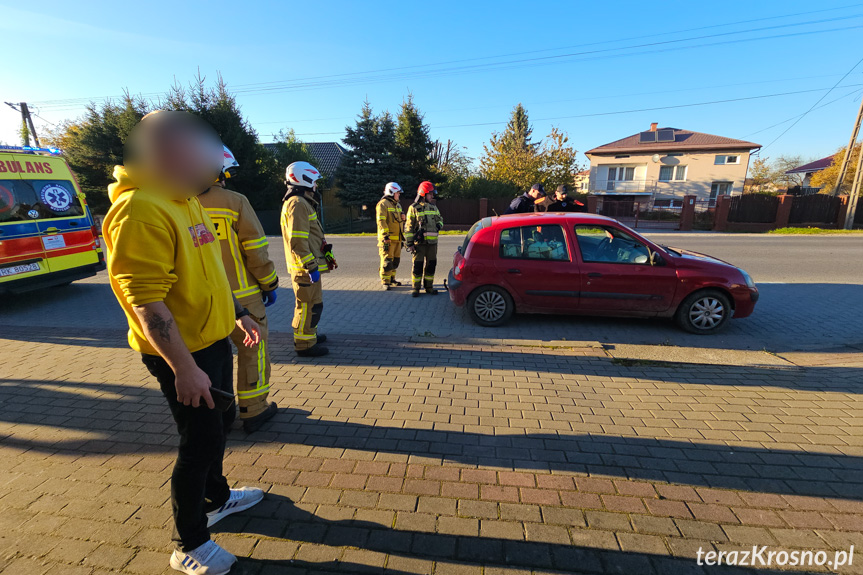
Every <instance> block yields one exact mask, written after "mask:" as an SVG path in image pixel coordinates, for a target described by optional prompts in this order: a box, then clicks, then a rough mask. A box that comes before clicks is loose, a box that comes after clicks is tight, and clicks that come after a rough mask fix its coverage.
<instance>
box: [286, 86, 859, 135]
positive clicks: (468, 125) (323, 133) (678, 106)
mask: <svg viewBox="0 0 863 575" xmlns="http://www.w3.org/2000/svg"><path fill="white" fill-rule="evenodd" d="M860 86H863V84H848V85H846V86H842V87H843V88H857V87H860ZM823 89H824V88H812V89H807V90H795V91H792V92H777V93H774V94H761V95H758V96H745V97H741V98H726V99H723V100H711V101H708V102H693V103H689V104H674V105H669V106H654V107H649V108H637V109H630V110H614V111H610V112H593V113H589V114H575V115H569V116H554V117H548V118H538V119H536V120H533V122H547V121H553V120H571V119H576V118H594V117H601V116H614V115H619V114H634V113H639V112H654V111H658V110H673V109H678V108H693V107H697V106H710V105H714V104H727V103H731V102H743V101H748V100H761V99H765V98H778V97H781V96H792V95H796V94H807V93H811V92H820V91H821V90H823ZM846 95H847V94H846ZM843 97H844V96H843ZM506 122H507V121H506V120H503V121H496V122H476V123H471V124H450V125H444V126H430V127H431V128H435V129H444V128H473V127H479V126H497V125H501V124H506ZM342 133H343V132H306V133H302V134H296V135H297V136H323V135H334V134H342ZM272 135H275V134H272ZM765 147H766V146H765Z"/></svg>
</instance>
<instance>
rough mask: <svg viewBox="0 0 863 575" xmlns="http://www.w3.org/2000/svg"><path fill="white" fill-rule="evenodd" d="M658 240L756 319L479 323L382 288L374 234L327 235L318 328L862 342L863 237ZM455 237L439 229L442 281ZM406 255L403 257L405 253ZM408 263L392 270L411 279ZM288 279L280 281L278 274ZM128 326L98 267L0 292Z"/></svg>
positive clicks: (23, 305)
mask: <svg viewBox="0 0 863 575" xmlns="http://www.w3.org/2000/svg"><path fill="white" fill-rule="evenodd" d="M649 237H650V238H651V239H652V240H654V241H656V242H657V243H661V244H668V245H673V246H677V247H682V248H686V249H690V250H694V251H698V252H703V253H707V254H709V255H712V256H715V257H718V258H720V259H723V260H726V261H729V262H731V263H733V264H735V265H738V266H740V267H742V268H744V269H746V270H747V271H748V272H749V273H750V274H751V275H752V276H753V277H754V278H755V280H756V282H759V283H760V284H761V286H760V289H761V294H762V295H761V300H760V301H759V303H758V306H757V307H756V310H755V313H754V314H753V315H752V317H750V318H747V319H741V320H739V321H738V320H735V321H732V322H730V324H729V326H728V328H727V329H726V330H724V331H723V332H722V333H720V334H716V335H713V336H695V335H691V334H687V333H684V332H682V331H681V330H679V329H677V328H676V327H675V326H674V325H673V324H672V323H671V322H669V321H661V320H627V319H605V318H577V317H561V316H546V315H542V316H516V318H514V320H513V321H512V322H511V323H510V324H508V325H506V326H504V327H501V328H495V329H489V328H482V327H480V326H477V325H475V324H473V322H472V321H471V320H470V319H469V317H468V316H467V313H466V312H465V311H464V310H462V309H459V308H456V307H455V306H453V305H452V303H451V302H450V301H449V298H448V297H447V296H446V295H445V294H441V295H438V296H437V297H430V296H423V297H421V298H419V299H413V298H410V297H409V296H408V293H407V291H408V290H407V288H404V287H403V288H400V289H399V290H395V291H392V292H383V291H381V290H380V288H379V280H378V278H377V266H378V259H377V249H376V247H375V238H373V237H339V236H334V237H331V238H330V240H331V241H332V243H333V244H334V245H335V252H336V257H337V258H338V260H339V269H338V270H337V271H336V272H335V273H332V274H327V275H325V276H324V280H323V281H324V289H325V295H324V302H325V309H324V320H323V322H322V324H321V328H322V330H323V331H327V332H329V333H331V334H366V335H369V336H397V337H415V336H430V337H439V338H445V337H459V338H472V339H532V340H569V341H599V342H602V343H609V344H614V343H619V344H652V345H678V346H692V347H711V348H717V349H720V348H725V349H754V350H761V349H767V350H770V351H776V352H782V351H791V350H798V349H816V348H827V347H831V348H832V347H837V346H844V345H863V327H861V323H860V320H859V318H860V317H863V237H861V236H765V235H719V234H699V233H690V234H684V233H678V234H650V235H649ZM462 241H463V237H462V236H442V238H441V245H440V247H439V262H440V263H439V267H438V273H437V278H438V283H441V282H442V281H443V278H444V277H446V273H447V270H448V268H449V264H450V261H451V254H452V253H454V252H455V249H456V247H457V246H458V245H459V244H460V243H461V242H462ZM270 248H271V256H272V257H273V259H274V261H275V262H276V263H277V269H278V271H279V273H280V276H281V277H282V278H287V270H286V267H285V263H284V261H285V260H284V255H283V253H284V252H283V248H282V242H281V239H280V238H277V237H276V238H271V243H270ZM403 255H405V256H407V255H408V254H406V253H405V252H403ZM409 263H410V262H409V260H408V259H405V261H403V262H402V265H401V267H400V269H399V278H400V279H401V280H402V281H405V280H406V278H408V277H409V269H410V266H409ZM282 285H283V286H287V284H286V282H284V281H283V282H282ZM280 294H281V295H280V298H279V301H278V303H277V304H276V305H275V306H273V307H271V308H270V309H269V319H270V326H271V329H272V330H274V331H284V332H288V331H290V329H291V327H290V325H291V315H292V313H293V301H292V294H291V293H290V289H289V288H288V289H282V290H281V291H280ZM123 325H124V318H123V316H122V313H121V311H120V309H119V306H118V305H117V304H116V302H115V301H114V298H113V296H112V294H111V293H110V289H109V287H108V283H107V275H106V274H105V273H104V272H102V273H100V274H99V275H98V276H97V277H95V278H90V279H88V280H84V281H81V282H76V283H75V284H73V285H72V286H69V287H67V288H55V289H49V290H41V291H37V292H32V293H29V294H25V295H21V296H13V297H5V298H3V300H2V301H0V330H2V331H3V332H7V333H8V332H10V331H14V326H42V327H45V328H46V329H50V328H51V327H75V326H80V327H86V328H96V329H99V328H108V329H118V328H120V327H122V326H123Z"/></svg>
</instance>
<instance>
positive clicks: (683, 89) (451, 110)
mask: <svg viewBox="0 0 863 575" xmlns="http://www.w3.org/2000/svg"><path fill="white" fill-rule="evenodd" d="M836 76H839V74H822V75H819V76H798V77H795V78H776V79H773V80H758V81H754V82H736V83H733V84H714V85H710V86H697V87H692V88H677V89H674V90H659V91H653V92H629V93H620V92H615V93H614V94H611V95H603V96H594V97H590V98H568V99H565V100H553V101H545V102H523V104H524V106H525V107H527V106H536V105H544V104H562V103H572V102H588V101H591V100H608V99H609V98H620V97H634V96H654V95H658V94H678V93H681V92H693V91H699V90H715V89H719V88H732V87H736V86H750V85H754V84H773V83H779V82H799V81H800V80H811V79H816V78H833V77H836ZM488 109H489V106H479V107H471V108H450V109H447V110H426V111H425V113H426V114H434V113H441V112H464V111H470V110H488ZM355 117H356V116H355V115H354V116H350V117H346V116H341V117H338V118H314V119H305V118H304V119H295V120H268V121H266V122H254V124H255V125H257V126H262V125H267V124H282V125H286V126H288V125H293V124H297V123H304V122H333V121H340V122H344V121H350V120H352V119H354V118H355Z"/></svg>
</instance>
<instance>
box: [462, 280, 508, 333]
mask: <svg viewBox="0 0 863 575" xmlns="http://www.w3.org/2000/svg"><path fill="white" fill-rule="evenodd" d="M467 309H468V313H470V317H471V319H472V320H473V321H474V322H475V323H477V324H479V325H481V326H485V327H497V326H500V325H503V324H505V323H506V322H508V321H509V319H510V318H511V317H512V314H513V313H514V312H515V305H514V304H513V302H512V297H511V296H510V295H509V293H508V292H507V291H506V290H505V289H503V288H499V287H497V286H482V287H480V288H477V289H475V290H473V292H471V294H470V296H468V298H467Z"/></svg>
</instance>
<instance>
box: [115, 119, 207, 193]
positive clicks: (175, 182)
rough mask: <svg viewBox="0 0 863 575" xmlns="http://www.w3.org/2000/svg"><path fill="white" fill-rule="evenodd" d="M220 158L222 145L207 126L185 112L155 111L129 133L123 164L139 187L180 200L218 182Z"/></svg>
mask: <svg viewBox="0 0 863 575" xmlns="http://www.w3.org/2000/svg"><path fill="white" fill-rule="evenodd" d="M222 158H223V148H222V142H221V141H220V140H219V137H218V136H217V135H216V132H215V130H213V128H212V127H211V126H210V125H209V124H207V123H206V122H204V121H203V120H201V119H200V118H197V117H196V116H193V115H192V114H188V113H186V112H159V113H156V114H150V115H148V116H146V117H145V118H144V119H143V120H141V122H140V123H139V124H138V125H137V126H135V128H134V129H133V130H132V133H131V134H130V135H129V139H128V140H127V141H126V148H125V157H124V161H125V164H126V169H127V171H128V172H129V176H130V177H131V178H132V180H134V181H135V182H136V183H137V184H138V185H140V186H141V187H142V188H145V189H147V190H148V191H152V192H156V193H160V194H163V195H166V196H168V197H169V198H171V199H174V200H181V199H187V198H191V197H193V196H196V195H198V194H199V193H201V192H203V191H204V190H206V189H207V188H208V187H210V185H212V183H213V182H214V181H216V180H217V179H218V177H219V174H220V173H221V170H222Z"/></svg>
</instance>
